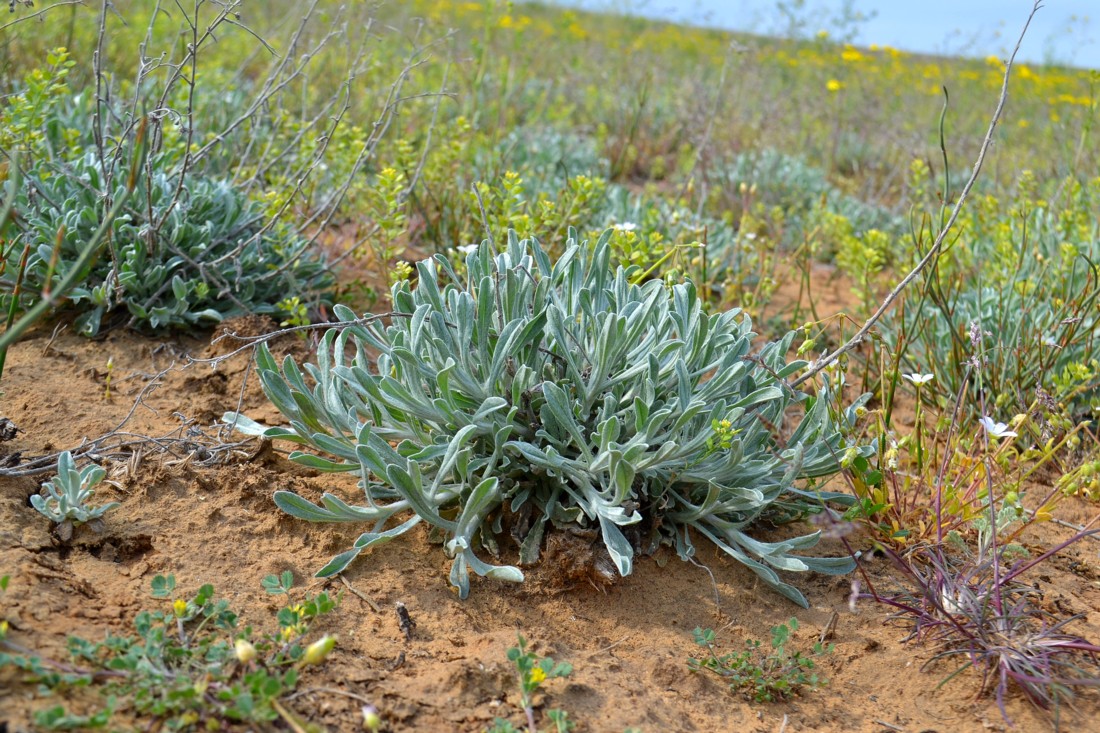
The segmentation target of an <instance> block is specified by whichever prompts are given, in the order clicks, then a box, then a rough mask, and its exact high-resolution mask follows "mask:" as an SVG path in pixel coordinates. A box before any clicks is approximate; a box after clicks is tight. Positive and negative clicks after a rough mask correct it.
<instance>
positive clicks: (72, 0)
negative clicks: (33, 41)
mask: <svg viewBox="0 0 1100 733" xmlns="http://www.w3.org/2000/svg"><path fill="white" fill-rule="evenodd" d="M83 4H84V0H63V2H59V3H54V4H53V5H49V6H47V7H44V8H42V9H41V10H39V11H38V12H37V13H31V14H30V15H24V16H23V17H22V18H16V19H15V20H11V21H8V22H7V23H5V24H4V25H0V31H3V30H4V29H5V28H11V27H12V26H13V25H16V24H18V23H22V22H23V21H25V20H30V19H31V18H37V17H38V16H40V15H42V14H44V13H48V12H50V11H51V10H53V9H54V8H59V7H61V6H62V5H83Z"/></svg>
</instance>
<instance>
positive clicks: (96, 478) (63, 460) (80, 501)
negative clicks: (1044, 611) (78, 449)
mask: <svg viewBox="0 0 1100 733" xmlns="http://www.w3.org/2000/svg"><path fill="white" fill-rule="evenodd" d="M106 474H107V472H106V471H104V470H103V469H102V468H100V467H99V466H97V465H95V464H94V463H89V464H88V465H87V466H85V467H84V468H82V469H81V470H79V471H77V470H76V463H75V462H74V461H73V456H72V453H70V452H69V451H65V452H64V453H62V454H61V455H60V456H58V458H57V478H55V479H54V480H53V481H47V482H46V483H44V484H42V488H43V489H44V490H45V493H42V494H35V495H33V496H32V497H31V505H32V506H34V508H35V509H37V510H38V511H39V513H41V514H42V515H44V516H45V517H47V518H48V519H50V520H51V521H53V522H54V523H56V524H57V536H58V537H60V538H61V540H62V541H63V542H67V541H68V540H69V539H70V538H72V536H73V530H74V529H75V528H76V527H78V526H80V525H82V524H90V526H91V527H92V528H93V529H95V530H96V531H97V532H98V531H100V530H101V528H102V517H103V515H104V514H106V513H107V512H108V511H110V510H111V509H114V508H115V507H116V506H118V502H117V501H112V502H110V503H107V504H104V505H102V506H98V507H93V506H89V505H87V504H86V503H85V502H86V501H88V500H89V499H91V498H92V496H93V495H94V494H95V490H94V489H93V488H92V487H93V486H95V485H96V484H98V483H99V482H100V481H102V480H103V477H104V476H105V475H106Z"/></svg>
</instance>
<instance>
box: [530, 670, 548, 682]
mask: <svg viewBox="0 0 1100 733" xmlns="http://www.w3.org/2000/svg"><path fill="white" fill-rule="evenodd" d="M545 679H546V672H545V671H543V669H542V667H535V668H534V669H532V670H531V682H533V683H534V684H536V685H537V684H538V683H540V682H542V681H543V680H545Z"/></svg>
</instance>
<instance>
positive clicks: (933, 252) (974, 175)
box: [790, 0, 1043, 387]
mask: <svg viewBox="0 0 1100 733" xmlns="http://www.w3.org/2000/svg"><path fill="white" fill-rule="evenodd" d="M1042 6H1043V4H1042V0H1035V5H1034V6H1033V7H1032V9H1031V14H1030V15H1028V16H1027V22H1026V23H1024V29H1023V30H1022V31H1020V37H1019V38H1018V39H1017V40H1016V47H1015V48H1014V49H1012V55H1011V56H1010V57H1009V58H1008V61H1007V62H1006V63H1005V75H1004V81H1003V82H1002V84H1001V96H1000V98H999V99H998V100H997V108H996V109H995V110H994V111H993V117H992V118H991V119H990V120H989V130H987V131H986V133H985V139H984V140H982V146H981V148H980V149H979V150H978V158H977V160H976V161H974V170H972V171H971V173H970V178H969V179H968V180H967V182H966V185H965V186H963V189H962V192H961V193H960V194H959V200H958V201H956V202H955V205H954V206H953V207H952V209H951V216H949V217H948V219H947V223H945V224H944V225H943V228H942V229H940V232H939V234H937V235H936V241H935V242H934V243H933V244H932V248H931V249H929V250H928V253H927V254H925V255H924V257H923V258H922V259H921V261H920V262H918V263H917V266H916V267H914V268H913V269H912V270H911V271H910V272H909V274H908V275H906V276H905V277H904V278H902V280H901V282H899V283H898V284H897V285H896V286H895V287H894V289H893V290H891V291H890V294H889V295H887V296H886V299H885V300H883V301H882V305H880V306H879V307H878V310H876V311H875V312H874V315H872V316H871V317H870V318H868V319H867V322H866V323H864V324H863V326H861V327H860V329H859V330H858V331H857V332H856V334H855V335H854V336H852V338H850V339H848V341H847V342H845V344H844V345H843V346H841V347H840V348H838V349H837V350H836V351H834V352H833V353H831V354H828V355H827V356H826V355H823V356H822V357H821V358H820V359H818V360H817V363H816V364H815V365H814V366H813V368H811V369H810V370H809V371H807V372H806V373H804V374H803V375H802V376H801V377H799V378H798V379H796V380H794V381H793V382H791V383H790V386H791V387H797V386H798V385H800V384H802V383H803V382H805V381H807V380H809V379H812V378H813V377H815V376H817V375H818V374H820V373H821V371H822V370H824V369H825V367H827V366H829V365H830V364H832V363H833V362H835V361H836V360H837V359H839V358H840V357H841V356H843V355H844V354H847V353H848V352H849V351H851V350H852V349H854V348H855V347H856V346H859V345H860V344H861V343H863V339H864V338H866V337H867V334H868V333H870V332H871V329H872V328H874V327H875V324H876V323H878V321H879V319H880V318H882V316H883V314H884V313H886V311H887V310H889V309H890V307H891V306H892V305H893V304H894V301H896V300H897V299H898V297H899V296H900V295H901V293H902V291H903V290H905V288H906V287H908V286H909V283H911V282H913V281H914V280H916V279H917V277H918V276H919V275H920V274H921V273H922V272H924V270H925V269H927V267H928V265H930V264H931V263H932V262H934V261H935V260H936V258H937V257H938V256H939V253H940V247H942V246H943V242H944V240H945V239H946V238H947V234H948V232H950V231H951V228H952V227H953V226H954V225H955V220H956V219H958V217H959V212H961V211H962V207H963V204H964V203H966V199H967V197H968V196H969V195H970V190H971V189H972V188H973V187H974V183H975V182H976V181H977V180H978V175H979V174H980V173H981V171H982V165H983V164H984V163H985V156H986V153H988V152H989V148H990V146H991V145H992V144H993V133H994V131H995V130H996V129H997V123H998V122H999V121H1000V119H1001V112H1002V111H1003V110H1004V106H1005V102H1006V101H1007V100H1008V79H1009V75H1010V74H1011V72H1012V63H1013V62H1014V61H1015V60H1016V54H1017V52H1019V50H1020V44H1021V43H1023V40H1024V34H1026V33H1027V29H1028V26H1030V25H1031V20H1032V19H1033V18H1034V17H1035V13H1036V12H1038V11H1039V8H1041V7H1042Z"/></svg>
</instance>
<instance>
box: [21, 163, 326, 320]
mask: <svg viewBox="0 0 1100 733" xmlns="http://www.w3.org/2000/svg"><path fill="white" fill-rule="evenodd" d="M158 163H159V161H158V160H157V158H154V159H153V162H152V168H153V170H154V173H153V175H152V178H150V179H149V180H148V181H143V182H142V184H140V185H139V186H138V189H137V195H135V196H134V197H133V200H132V201H131V205H130V206H129V207H128V208H126V209H125V210H124V211H123V213H122V214H121V215H120V216H118V217H117V218H116V219H115V221H114V222H113V226H112V228H111V234H110V245H109V248H110V250H111V251H110V252H108V251H104V252H103V253H101V255H100V256H99V257H98V258H97V259H96V260H95V261H94V262H93V263H92V264H91V265H90V266H89V267H88V271H87V273H86V274H85V275H84V276H83V277H82V278H81V284H80V285H79V286H78V287H76V288H74V289H73V290H72V291H71V292H70V293H69V298H70V299H71V301H72V302H73V304H74V305H75V306H76V308H77V309H78V311H79V313H80V315H79V317H78V319H77V325H78V327H79V330H80V331H81V332H82V333H84V334H86V335H89V336H91V335H95V334H96V333H97V332H98V331H99V329H100V326H101V324H102V322H103V318H104V317H105V316H106V315H108V314H112V313H114V312H116V311H124V312H125V313H126V314H127V315H128V316H129V320H128V325H137V326H148V327H151V328H154V329H155V328H166V327H190V326H196V325H200V324H203V323H206V324H209V323H217V322H219V321H221V320H223V319H225V318H229V317H232V316H236V315H242V314H245V313H276V312H278V310H279V309H278V307H277V305H276V304H277V303H278V302H279V301H280V300H282V299H283V298H285V297H287V294H288V293H292V294H299V295H301V296H306V295H309V294H314V293H317V292H318V291H321V290H323V289H325V288H326V287H327V286H328V285H329V283H330V282H331V277H330V275H329V274H328V273H327V271H326V268H325V266H324V263H323V262H322V261H321V260H320V259H319V258H318V257H317V256H316V255H315V254H314V253H313V252H311V251H310V250H309V242H308V240H306V239H304V238H302V237H299V236H297V235H295V234H293V233H292V232H290V231H288V230H287V229H286V228H285V227H282V226H279V225H275V226H269V223H268V221H267V219H266V217H265V216H264V214H263V212H262V210H261V207H260V205H259V204H257V203H255V202H252V201H250V200H248V199H247V198H246V197H245V196H244V195H243V194H242V193H241V192H240V191H239V190H237V189H235V188H234V187H233V186H232V185H230V184H229V183H228V182H227V181H224V180H220V179H216V178H210V177H207V176H204V175H202V174H201V173H194V174H189V175H188V176H186V178H185V180H184V182H183V187H182V191H181V192H180V194H179V195H178V196H177V192H176V190H177V186H178V185H179V180H178V177H177V176H175V175H171V174H170V173H169V172H168V171H166V170H164V169H163V168H162V167H161V166H160V165H159V164H158ZM27 178H28V179H30V180H31V181H33V188H32V187H31V186H26V187H24V188H23V190H22V192H21V193H20V195H19V197H18V199H17V201H16V206H15V209H16V211H17V212H18V220H19V221H20V222H21V223H22V238H23V242H24V243H29V244H30V246H31V250H30V257H29V258H28V260H27V268H26V276H25V281H24V292H25V293H26V296H25V297H26V303H24V305H29V303H30V302H32V301H33V300H36V299H37V298H38V297H39V295H40V294H41V292H42V291H43V290H44V289H45V288H47V287H49V286H50V285H51V284H52V283H54V282H56V281H57V280H60V279H61V278H62V277H63V276H64V275H65V274H66V273H67V272H68V270H69V267H70V266H71V262H72V261H73V260H74V259H75V258H76V257H77V255H78V254H79V253H80V252H81V251H82V249H83V245H84V243H85V242H87V241H88V240H89V238H90V236H91V234H92V233H93V232H94V231H95V229H96V228H97V227H98V226H99V223H100V220H101V218H102V216H103V215H104V213H105V211H106V209H107V208H108V207H107V204H106V202H105V201H104V199H103V191H104V188H105V187H106V181H105V180H104V176H103V171H102V166H101V165H100V164H99V161H98V160H97V158H96V155H95V153H92V152H89V153H87V154H85V155H84V156H82V157H81V158H79V159H77V160H73V161H66V162H64V163H63V164H60V165H56V164H54V163H53V162H52V161H43V162H40V163H39V164H37V165H36V166H34V167H33V168H31V169H30V170H29V171H27ZM123 183H124V182H123V181H119V180H118V179H117V178H116V180H115V181H114V187H115V188H117V189H119V190H121V188H122V186H123ZM146 184H147V185H146ZM115 195H118V194H117V193H115ZM161 222H163V223H162V224H161V225H160V226H157V224H158V223H161ZM21 252H22V247H10V248H9V250H8V256H7V264H8V271H9V272H10V271H14V270H16V269H17V268H18V263H19V257H20V256H21Z"/></svg>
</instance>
